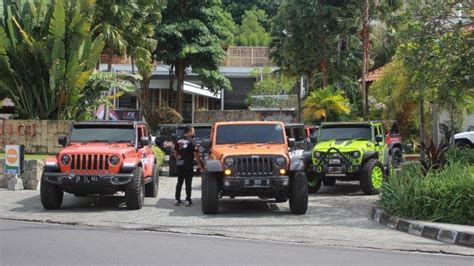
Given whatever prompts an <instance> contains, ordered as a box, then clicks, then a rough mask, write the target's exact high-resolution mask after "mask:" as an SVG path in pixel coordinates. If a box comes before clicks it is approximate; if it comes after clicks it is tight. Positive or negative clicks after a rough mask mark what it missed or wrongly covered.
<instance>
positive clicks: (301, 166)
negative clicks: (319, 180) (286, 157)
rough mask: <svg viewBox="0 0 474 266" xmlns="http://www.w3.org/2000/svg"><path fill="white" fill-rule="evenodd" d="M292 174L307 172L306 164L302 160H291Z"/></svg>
mask: <svg viewBox="0 0 474 266" xmlns="http://www.w3.org/2000/svg"><path fill="white" fill-rule="evenodd" d="M289 170H290V172H293V173H294V172H299V171H302V172H303V171H305V170H306V168H305V163H304V161H303V160H301V159H291V161H290V169H289Z"/></svg>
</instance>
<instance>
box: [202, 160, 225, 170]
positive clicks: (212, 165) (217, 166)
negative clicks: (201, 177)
mask: <svg viewBox="0 0 474 266" xmlns="http://www.w3.org/2000/svg"><path fill="white" fill-rule="evenodd" d="M206 165H207V172H209V173H222V171H224V170H223V169H222V165H221V162H220V161H219V160H214V159H213V160H207V161H206Z"/></svg>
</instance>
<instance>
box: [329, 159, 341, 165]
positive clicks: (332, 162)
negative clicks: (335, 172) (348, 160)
mask: <svg viewBox="0 0 474 266" xmlns="http://www.w3.org/2000/svg"><path fill="white" fill-rule="evenodd" d="M340 163H341V159H329V164H340Z"/></svg>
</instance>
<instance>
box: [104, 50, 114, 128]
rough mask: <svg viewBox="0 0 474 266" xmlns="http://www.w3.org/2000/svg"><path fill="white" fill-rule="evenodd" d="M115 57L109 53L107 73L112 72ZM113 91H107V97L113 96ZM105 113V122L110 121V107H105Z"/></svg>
mask: <svg viewBox="0 0 474 266" xmlns="http://www.w3.org/2000/svg"><path fill="white" fill-rule="evenodd" d="M113 57H114V54H113V52H112V51H109V58H108V62H107V72H109V73H110V72H112V58H113ZM112 89H113V88H109V90H108V91H107V96H110V95H112ZM104 113H105V117H104V119H105V120H110V107H109V106H108V105H105V107H104Z"/></svg>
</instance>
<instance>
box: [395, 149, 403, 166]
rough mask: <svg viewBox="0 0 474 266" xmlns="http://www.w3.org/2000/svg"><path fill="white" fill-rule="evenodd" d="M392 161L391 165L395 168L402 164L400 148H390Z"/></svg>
mask: <svg viewBox="0 0 474 266" xmlns="http://www.w3.org/2000/svg"><path fill="white" fill-rule="evenodd" d="M392 161H393V167H395V168H396V169H397V168H399V167H400V166H401V165H402V162H403V153H402V150H401V149H400V148H393V150H392Z"/></svg>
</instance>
